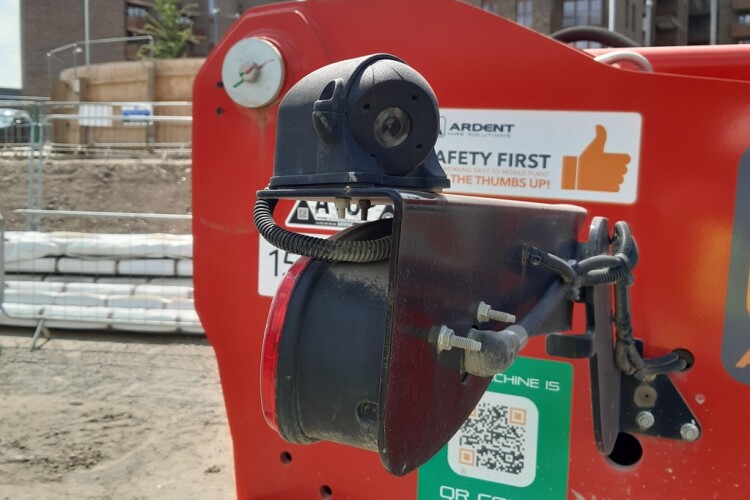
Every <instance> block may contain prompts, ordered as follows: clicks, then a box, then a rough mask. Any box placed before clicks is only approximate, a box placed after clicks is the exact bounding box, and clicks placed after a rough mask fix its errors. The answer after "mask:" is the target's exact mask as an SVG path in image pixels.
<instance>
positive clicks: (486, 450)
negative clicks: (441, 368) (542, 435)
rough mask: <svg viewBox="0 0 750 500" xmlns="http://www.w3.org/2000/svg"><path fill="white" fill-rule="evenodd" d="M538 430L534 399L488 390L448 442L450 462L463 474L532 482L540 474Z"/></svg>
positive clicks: (522, 483) (507, 481)
mask: <svg viewBox="0 0 750 500" xmlns="http://www.w3.org/2000/svg"><path fill="white" fill-rule="evenodd" d="M538 434H539V411H538V410H537V408H536V405H534V403H533V402H532V401H531V400H529V399H527V398H523V397H520V396H512V395H508V394H499V393H496V392H487V393H485V395H484V396H483V397H482V399H481V401H480V402H479V404H478V405H477V407H476V408H475V409H474V411H473V412H472V413H471V415H470V416H469V418H468V419H467V420H466V422H465V423H464V425H463V426H462V427H461V429H460V430H459V431H458V432H457V433H456V435H455V436H453V438H452V439H451V440H450V441H449V442H448V464H449V465H450V467H451V469H453V471H454V472H456V473H457V474H460V475H463V476H468V477H473V478H477V479H484V480H487V481H493V482H497V483H502V484H508V485H511V486H519V487H523V486H528V485H529V484H531V483H532V482H533V481H534V477H535V476H536V452H537V441H538Z"/></svg>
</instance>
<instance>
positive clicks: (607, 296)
mask: <svg viewBox="0 0 750 500" xmlns="http://www.w3.org/2000/svg"><path fill="white" fill-rule="evenodd" d="M610 243H611V241H610V237H609V224H608V222H607V219H605V218H603V217H595V218H594V219H593V220H592V222H591V228H590V231H589V239H588V242H586V243H585V244H582V245H579V252H578V256H577V257H578V259H579V260H582V259H585V258H588V257H592V256H595V255H601V254H604V253H607V254H608V253H609V246H610ZM579 300H580V301H582V302H584V303H585V304H586V333H583V334H578V335H563V334H558V333H553V334H550V335H548V336H547V343H546V348H547V354H549V355H551V356H560V357H565V358H589V369H590V374H591V405H592V416H593V422H594V437H595V439H596V445H597V448H598V449H599V451H600V452H601V453H602V454H604V455H609V454H610V453H612V449H613V448H614V445H615V440H616V439H617V435H618V434H619V433H620V432H629V433H636V434H644V435H648V436H657V437H665V438H673V439H681V440H687V441H693V440H695V439H697V437H698V436H700V424H699V423H698V420H697V419H696V418H695V415H694V414H693V413H692V412H691V411H690V408H689V407H688V405H687V403H686V402H685V400H684V399H683V398H682V396H681V395H680V393H679V391H678V390H677V388H676V387H675V386H674V384H673V383H672V380H671V379H670V378H669V377H668V376H667V375H657V376H655V377H654V378H653V379H652V380H650V381H643V382H642V381H640V380H638V379H636V378H635V377H633V376H630V375H626V374H624V373H622V372H621V371H620V369H619V368H618V367H617V366H616V365H615V358H614V336H613V332H612V292H611V286H610V285H599V286H594V287H591V288H587V289H584V290H583V294H582V296H581V297H580V298H579Z"/></svg>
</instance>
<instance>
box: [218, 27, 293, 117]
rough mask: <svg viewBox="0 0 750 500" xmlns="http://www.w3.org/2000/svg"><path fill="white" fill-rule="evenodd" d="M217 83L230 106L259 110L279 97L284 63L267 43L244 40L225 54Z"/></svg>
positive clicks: (253, 39)
mask: <svg viewBox="0 0 750 500" xmlns="http://www.w3.org/2000/svg"><path fill="white" fill-rule="evenodd" d="M221 79H222V82H223V83H224V90H226V92H227V94H229V97H230V98H231V99H232V100H233V101H234V102H236V103H237V104H239V105H240V106H245V107H247V108H262V107H263V106H267V105H269V104H270V103H271V102H273V100H274V99H276V97H277V96H278V95H279V91H280V90H281V87H282V86H283V84H284V60H283V58H282V57H281V53H280V52H279V50H278V49H277V48H276V47H275V46H274V45H273V44H272V43H271V42H268V41H266V40H263V39H261V38H245V39H244V40H240V41H239V42H237V43H236V44H234V45H233V46H232V48H230V49H229V51H228V52H227V55H226V57H225V58H224V63H223V64H222V67H221Z"/></svg>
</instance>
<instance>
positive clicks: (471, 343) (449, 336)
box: [437, 325, 482, 351]
mask: <svg viewBox="0 0 750 500" xmlns="http://www.w3.org/2000/svg"><path fill="white" fill-rule="evenodd" d="M454 347H456V348H458V349H463V350H465V351H479V350H481V349H482V343H481V342H478V341H476V340H474V339H469V338H466V337H460V336H458V335H456V332H454V331H453V330H451V329H450V328H448V327H447V326H445V325H442V326H441V327H440V332H439V333H438V338H437V348H438V351H450V350H451V349H453V348H454Z"/></svg>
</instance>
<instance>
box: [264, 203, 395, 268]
mask: <svg viewBox="0 0 750 500" xmlns="http://www.w3.org/2000/svg"><path fill="white" fill-rule="evenodd" d="M277 202H278V200H267V199H261V198H259V199H258V201H256V202H255V208H254V209H253V220H254V221H255V227H257V228H258V231H259V232H260V234H261V236H263V237H264V238H265V239H266V240H267V241H268V242H269V243H270V244H271V245H273V246H275V247H276V248H280V249H281V250H284V251H287V252H291V253H294V254H297V255H304V256H306V257H310V258H313V259H316V260H322V261H325V262H359V263H364V262H377V261H380V260H385V259H387V258H388V257H390V255H391V237H390V236H384V237H382V238H377V239H374V240H365V241H342V240H332V239H323V238H316V237H314V236H307V235H305V234H299V233H293V232H291V231H287V230H286V229H284V228H282V227H279V226H278V225H277V224H276V221H274V220H273V211H274V209H275V208H276V204H277Z"/></svg>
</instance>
